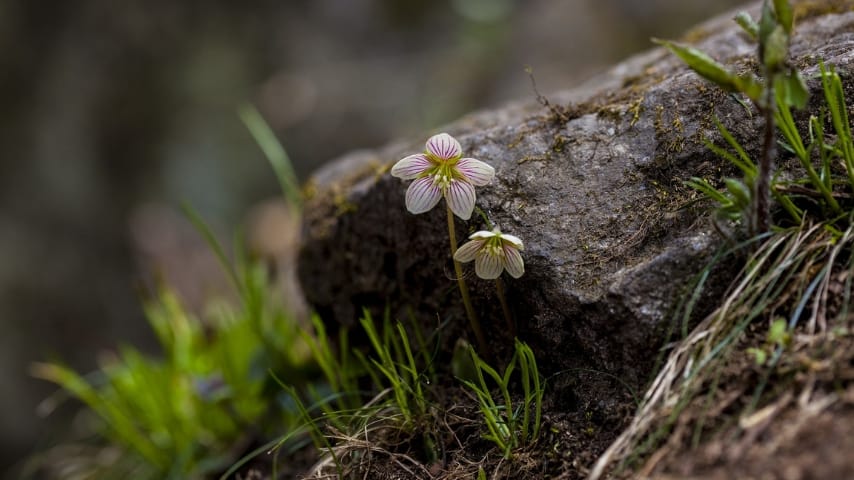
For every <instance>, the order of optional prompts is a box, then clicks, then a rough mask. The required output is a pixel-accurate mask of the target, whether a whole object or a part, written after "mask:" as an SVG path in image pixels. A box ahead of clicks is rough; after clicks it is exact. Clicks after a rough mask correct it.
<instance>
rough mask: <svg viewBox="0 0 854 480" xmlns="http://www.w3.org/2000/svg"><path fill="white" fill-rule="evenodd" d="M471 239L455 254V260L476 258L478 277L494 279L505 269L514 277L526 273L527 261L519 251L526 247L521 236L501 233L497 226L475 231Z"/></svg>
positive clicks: (463, 260) (467, 260) (475, 265)
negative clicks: (524, 260)
mask: <svg viewBox="0 0 854 480" xmlns="http://www.w3.org/2000/svg"><path fill="white" fill-rule="evenodd" d="M469 240H470V241H469V242H467V243H466V244H465V245H463V246H462V247H460V248H459V249H458V250H457V253H455V254H454V260H456V261H458V262H470V261H472V260H474V271H475V273H476V274H477V276H478V277H480V278H484V279H486V280H492V279H495V278H498V277H499V276H500V275H501V272H502V271H503V270H507V273H509V274H510V275H511V276H512V277H513V278H519V277H521V276H522V274H523V273H525V263H524V262H523V261H522V255H521V254H520V253H519V252H520V251H521V250H524V249H525V247H524V246H523V245H522V240H520V239H519V237H515V236H513V235H507V234H506V233H501V230H500V229H499V228H498V227H495V228H494V229H493V230H492V231H491V232H487V231H480V232H475V233H474V234H472V235H471V236H470V237H469Z"/></svg>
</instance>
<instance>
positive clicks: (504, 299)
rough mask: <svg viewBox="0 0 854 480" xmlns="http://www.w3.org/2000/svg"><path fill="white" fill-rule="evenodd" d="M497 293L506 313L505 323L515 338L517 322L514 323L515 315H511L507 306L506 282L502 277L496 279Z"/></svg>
mask: <svg viewBox="0 0 854 480" xmlns="http://www.w3.org/2000/svg"><path fill="white" fill-rule="evenodd" d="M495 292H496V293H497V294H498V301H499V302H501V310H502V311H503V312H504V321H505V322H507V329H508V330H509V331H510V336H512V337H513V338H515V337H516V322H514V321H513V314H511V313H510V307H509V306H507V295H505V294H504V282H502V281H501V277H498V278H496V279H495Z"/></svg>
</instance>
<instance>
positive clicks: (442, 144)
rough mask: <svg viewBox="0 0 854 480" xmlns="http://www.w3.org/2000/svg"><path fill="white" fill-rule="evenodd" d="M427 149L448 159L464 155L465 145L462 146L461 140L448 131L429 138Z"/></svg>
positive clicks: (437, 155)
mask: <svg viewBox="0 0 854 480" xmlns="http://www.w3.org/2000/svg"><path fill="white" fill-rule="evenodd" d="M427 151H428V152H430V153H431V154H433V155H434V156H436V157H438V158H441V159H444V160H448V159H450V158H457V157H459V156H460V155H462V154H463V147H461V146H460V142H458V141H457V139H456V138H454V137H452V136H450V135H448V134H447V133H440V134H438V135H433V136H432V137H430V138H429V139H428V140H427Z"/></svg>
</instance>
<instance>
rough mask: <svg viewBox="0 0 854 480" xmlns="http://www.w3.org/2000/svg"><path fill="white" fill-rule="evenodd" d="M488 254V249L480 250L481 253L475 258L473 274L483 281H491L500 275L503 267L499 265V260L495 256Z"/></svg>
mask: <svg viewBox="0 0 854 480" xmlns="http://www.w3.org/2000/svg"><path fill="white" fill-rule="evenodd" d="M488 252H490V251H489V249H484V250H481V253H480V254H479V255H478V256H477V258H475V260H474V273H476V274H477V276H478V277H480V278H483V279H485V280H492V279H495V278H498V277H499V276H500V275H501V271H502V270H504V265H502V264H501V259H500V258H498V256H497V255H493V254H492V253H488Z"/></svg>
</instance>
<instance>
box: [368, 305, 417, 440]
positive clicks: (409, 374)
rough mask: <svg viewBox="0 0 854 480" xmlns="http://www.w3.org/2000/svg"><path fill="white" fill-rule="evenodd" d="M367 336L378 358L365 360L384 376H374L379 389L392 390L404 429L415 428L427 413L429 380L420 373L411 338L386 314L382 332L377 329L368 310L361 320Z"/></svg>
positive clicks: (401, 325) (401, 326)
mask: <svg viewBox="0 0 854 480" xmlns="http://www.w3.org/2000/svg"><path fill="white" fill-rule="evenodd" d="M360 323H361V324H362V328H364V330H365V333H366V334H367V335H368V339H369V340H370V343H371V346H373V348H374V353H375V354H376V356H377V357H378V359H377V358H371V359H370V360H369V361H364V362H363V363H365V364H366V365H373V367H374V368H375V369H376V371H378V372H379V373H380V374H381V377H382V378H385V381H382V380H381V378H380V375H377V374H376V373H372V377H373V378H374V383H375V384H376V385H377V387H378V388H380V389H384V388H386V386H387V387H388V388H390V389H391V393H392V398H393V399H394V405H395V406H396V407H397V409H398V410H399V412H400V414H401V415H402V417H403V425H404V427H405V428H411V427H414V426H415V425H416V424H417V423H418V421H419V420H420V419H422V418H423V417H424V414H425V413H426V412H427V407H428V405H427V400H426V399H425V397H424V391H423V389H422V383H424V382H425V381H426V380H427V378H426V377H424V375H423V374H422V373H421V371H420V370H419V368H418V366H417V365H416V362H415V356H414V355H413V354H412V347H411V346H410V342H409V336H408V335H407V333H406V329H405V328H404V327H403V324H401V323H400V322H397V323H395V324H394V325H392V323H391V316H390V315H389V312H388V311H386V313H385V315H384V316H383V323H382V330H381V331H380V330H377V326H376V324H375V323H374V319H373V317H372V316H371V313H370V312H369V311H367V310H365V311H364V312H363V314H362V319H361V320H360Z"/></svg>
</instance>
